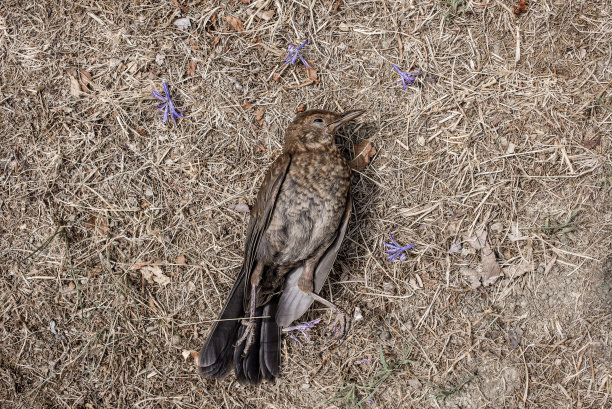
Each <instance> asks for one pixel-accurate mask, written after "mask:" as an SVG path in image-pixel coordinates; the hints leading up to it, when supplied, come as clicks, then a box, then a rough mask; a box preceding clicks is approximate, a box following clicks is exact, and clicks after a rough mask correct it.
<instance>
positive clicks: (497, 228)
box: [491, 222, 504, 233]
mask: <svg viewBox="0 0 612 409" xmlns="http://www.w3.org/2000/svg"><path fill="white" fill-rule="evenodd" d="M503 229H504V225H503V224H502V223H501V222H497V223H493V224H492V225H491V230H492V231H494V232H497V233H499V232H500V231H502V230H503Z"/></svg>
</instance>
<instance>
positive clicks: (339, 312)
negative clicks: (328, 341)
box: [298, 257, 351, 344]
mask: <svg viewBox="0 0 612 409" xmlns="http://www.w3.org/2000/svg"><path fill="white" fill-rule="evenodd" d="M318 262H319V258H318V257H315V258H311V259H309V260H306V262H305V263H304V271H303V272H302V275H301V276H300V278H299V279H298V288H299V289H300V290H302V291H303V292H305V293H308V295H310V296H311V297H312V299H313V300H315V301H318V302H320V303H321V304H323V305H325V306H326V307H328V308H331V309H332V310H333V311H334V312H335V313H336V319H335V320H334V321H333V322H332V323H331V324H330V325H329V326H328V328H331V329H332V330H333V329H334V327H335V325H336V324H339V326H340V328H339V329H338V340H339V341H340V344H342V343H343V342H344V340H345V339H346V336H347V334H348V333H349V331H350V329H351V317H350V316H349V315H348V313H347V312H346V311H344V310H343V309H342V308H340V307H338V306H337V305H335V304H333V303H332V302H330V301H328V300H326V299H325V298H323V297H321V296H320V295H319V294H317V293H315V292H314V272H315V268H316V266H317V264H318ZM334 332H335V331H334Z"/></svg>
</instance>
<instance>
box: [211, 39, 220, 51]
mask: <svg viewBox="0 0 612 409" xmlns="http://www.w3.org/2000/svg"><path fill="white" fill-rule="evenodd" d="M217 44H219V36H214V37H213V40H212V42H211V43H210V48H212V49H213V50H214V49H215V47H216V46H217Z"/></svg>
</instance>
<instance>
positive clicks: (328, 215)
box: [199, 110, 364, 384]
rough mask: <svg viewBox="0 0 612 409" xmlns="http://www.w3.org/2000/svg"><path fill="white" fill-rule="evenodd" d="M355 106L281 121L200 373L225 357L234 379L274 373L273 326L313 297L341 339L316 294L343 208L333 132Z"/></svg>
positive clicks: (344, 326) (216, 373) (341, 164)
mask: <svg viewBox="0 0 612 409" xmlns="http://www.w3.org/2000/svg"><path fill="white" fill-rule="evenodd" d="M363 112H364V111H361V110H359V111H349V112H346V113H344V114H342V115H340V114H336V113H333V112H329V111H323V110H311V111H306V112H302V113H299V114H298V115H296V117H295V119H294V120H293V121H292V122H291V123H290V124H289V127H288V128H287V131H286V133H285V144H284V148H283V152H282V154H281V155H280V156H279V157H278V158H276V160H275V161H274V163H273V164H272V165H271V166H270V168H269V169H268V172H267V173H266V176H265V178H264V181H263V183H262V186H261V188H260V190H259V192H258V194H257V199H256V200H255V204H254V205H253V207H252V208H251V219H250V221H249V226H248V229H247V236H246V243H245V250H244V262H243V264H242V268H241V270H240V273H239V274H238V277H237V278H236V282H235V283H234V287H233V288H232V290H231V292H230V295H229V298H228V300H227V302H226V303H225V306H224V307H223V311H222V312H221V314H220V315H219V319H218V321H217V322H216V323H215V325H214V326H213V328H212V330H211V332H210V334H209V336H208V339H207V340H206V342H205V343H204V346H203V347H202V350H201V351H200V356H199V370H200V373H201V374H202V375H206V376H210V377H213V378H220V377H223V376H225V375H227V374H228V373H229V371H230V370H231V368H232V363H233V368H234V372H235V373H236V377H237V378H238V380H239V381H240V382H242V383H250V384H258V383H259V382H261V380H262V379H266V380H272V379H274V378H276V377H277V376H278V374H279V365H280V335H281V328H282V327H286V326H288V325H289V324H290V323H291V322H293V321H294V320H296V319H298V318H300V317H301V316H302V315H303V314H304V312H306V310H307V309H308V307H309V306H310V305H311V304H312V302H313V301H319V302H321V303H322V304H324V305H326V306H328V307H330V308H332V309H334V310H335V311H336V313H337V318H336V321H335V323H339V325H340V330H339V331H338V332H339V335H340V340H341V341H342V340H343V339H344V337H346V333H347V332H348V330H349V328H350V318H349V317H348V315H347V314H346V312H344V311H343V310H342V309H340V308H338V307H337V306H335V305H334V304H332V303H331V302H329V301H327V300H325V299H324V298H322V297H320V296H319V295H318V293H319V291H320V290H321V288H322V287H323V283H324V282H325V279H326V278H327V275H328V274H329V271H330V269H331V267H332V265H333V263H334V260H335V259H336V255H337V253H338V249H339V248H340V244H341V243H342V239H343V238H344V233H345V231H346V227H347V224H348V219H349V216H350V213H351V194H350V184H351V170H350V167H349V165H348V162H347V160H346V158H344V156H343V155H342V154H341V153H340V151H339V150H338V148H337V147H336V146H335V144H334V133H335V131H336V130H337V129H338V128H339V127H340V126H341V125H342V124H344V123H346V122H348V121H350V120H352V119H354V118H357V117H358V116H359V115H361V114H362V113H363Z"/></svg>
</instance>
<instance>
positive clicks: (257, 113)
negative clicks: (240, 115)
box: [255, 106, 266, 126]
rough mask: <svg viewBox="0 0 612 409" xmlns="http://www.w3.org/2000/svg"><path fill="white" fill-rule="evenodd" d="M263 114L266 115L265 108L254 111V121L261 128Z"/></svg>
mask: <svg viewBox="0 0 612 409" xmlns="http://www.w3.org/2000/svg"><path fill="white" fill-rule="evenodd" d="M265 113H266V107H262V106H260V107H258V108H257V109H256V110H255V121H257V124H258V125H259V126H263V124H264V119H263V118H264V114H265Z"/></svg>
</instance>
